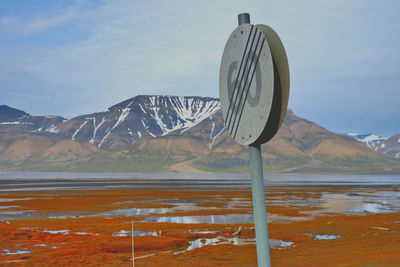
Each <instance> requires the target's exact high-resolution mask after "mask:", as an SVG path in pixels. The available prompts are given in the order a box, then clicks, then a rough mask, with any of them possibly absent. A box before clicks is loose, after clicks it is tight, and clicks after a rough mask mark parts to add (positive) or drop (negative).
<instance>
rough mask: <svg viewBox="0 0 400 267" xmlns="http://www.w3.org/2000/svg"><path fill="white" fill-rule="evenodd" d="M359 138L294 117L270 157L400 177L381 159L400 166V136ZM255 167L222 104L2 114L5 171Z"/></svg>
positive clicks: (161, 103) (160, 100) (176, 99)
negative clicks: (66, 114) (228, 125)
mask: <svg viewBox="0 0 400 267" xmlns="http://www.w3.org/2000/svg"><path fill="white" fill-rule="evenodd" d="M351 136H352V137H349V136H345V135H341V134H336V133H333V132H330V131H329V130H327V129H325V128H323V127H321V126H319V125H317V124H315V123H313V122H311V121H308V120H305V119H303V118H300V117H297V116H296V115H295V114H294V113H293V112H292V111H291V110H288V111H287V113H286V116H285V119H284V121H283V123H282V127H281V128H280V129H279V131H278V133H277V135H276V136H275V137H274V138H273V139H272V140H271V142H268V144H265V145H263V146H262V149H263V155H264V157H265V158H266V159H268V160H269V161H270V163H273V164H268V168H271V169H270V170H271V171H274V170H277V171H279V170H281V171H289V172H293V171H295V170H297V171H300V172H302V171H305V172H309V171H312V170H317V171H318V172H320V171H321V170H327V171H329V172H332V171H346V172H347V171H351V170H353V171H356V172H357V171H360V170H362V171H363V172H365V171H366V168H367V171H368V170H370V171H373V172H375V171H379V172H382V171H383V172H385V173H387V172H388V171H387V170H390V172H397V171H398V172H400V167H399V166H398V161H396V160H393V159H388V158H387V157H384V156H382V155H381V154H380V153H378V152H381V153H383V154H384V155H387V156H391V157H395V158H400V135H397V136H392V137H390V138H387V139H385V138H383V137H379V136H374V135H358V134H351ZM354 138H356V139H357V140H359V141H362V142H364V143H365V144H364V143H361V142H359V141H357V140H355V139H354ZM368 146H369V147H368ZM371 147H372V149H371ZM374 150H375V151H374ZM343 158H346V161H345V162H344V161H343ZM336 159H339V161H337V160H336ZM351 159H353V161H351ZM247 160H248V151H247V149H246V148H245V147H243V146H240V145H238V144H236V143H235V142H234V140H233V139H232V138H231V137H230V136H229V134H228V131H227V130H226V129H225V126H224V122H223V117H222V113H221V108H220V102H219V99H216V98H209V97H186V96H185V97H183V96H152V95H147V96H146V95H142V96H136V97H133V98H130V99H128V100H125V101H123V102H121V103H119V104H116V105H114V106H111V107H110V108H108V109H107V110H105V111H102V112H96V113H92V114H87V115H81V116H78V117H75V118H72V119H69V120H66V119H64V118H62V117H59V116H31V115H29V114H28V113H26V112H23V111H21V110H17V109H13V108H10V107H8V106H0V170H2V168H9V167H7V166H11V170H20V169H21V168H22V169H24V170H25V169H26V170H28V169H29V170H39V171H40V170H47V171H111V172H114V171H117V172H119V171H127V172H132V171H133V172H138V171H178V172H197V171H204V170H206V171H215V170H218V171H221V170H234V171H243V170H247V169H248V166H247V165H248V164H247ZM338 162H339V163H340V164H338ZM275 163H276V164H275ZM21 164H22V165H21ZM24 164H26V165H24ZM2 166H3V167H2ZM21 166H22V167H21ZM359 166H362V168H361V169H358V168H359ZM366 166H367V167H366ZM368 168H369V169H368Z"/></svg>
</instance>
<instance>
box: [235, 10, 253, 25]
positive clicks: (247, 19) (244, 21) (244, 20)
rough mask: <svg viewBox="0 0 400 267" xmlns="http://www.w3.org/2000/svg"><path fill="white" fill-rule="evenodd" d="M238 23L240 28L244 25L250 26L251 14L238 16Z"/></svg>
mask: <svg viewBox="0 0 400 267" xmlns="http://www.w3.org/2000/svg"><path fill="white" fill-rule="evenodd" d="M238 23H239V26H240V25H242V24H250V14H249V13H241V14H239V15H238Z"/></svg>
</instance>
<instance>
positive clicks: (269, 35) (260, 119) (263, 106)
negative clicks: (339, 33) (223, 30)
mask: <svg viewBox="0 0 400 267" xmlns="http://www.w3.org/2000/svg"><path fill="white" fill-rule="evenodd" d="M219 94H220V99H221V109H222V114H223V116H224V121H225V126H226V128H227V129H228V131H229V133H230V135H231V136H232V138H233V139H234V140H235V141H236V142H237V143H239V144H241V145H259V144H262V143H265V142H267V141H269V140H270V139H271V138H272V137H273V136H274V135H275V134H276V132H277V131H278V129H279V127H280V125H281V123H282V121H283V118H284V116H285V113H286V107H287V103H288V98H289V67H288V61H287V57H286V52H285V49H284V47H283V45H282V42H281V41H280V39H279V37H278V35H277V34H276V33H275V31H274V30H272V29H271V28H270V27H268V26H266V25H252V24H243V25H241V26H239V27H237V28H236V29H235V30H234V31H233V32H232V34H231V35H230V37H229V39H228V42H227V43H226V46H225V49H224V52H223V55H222V61H221V67H220V76H219Z"/></svg>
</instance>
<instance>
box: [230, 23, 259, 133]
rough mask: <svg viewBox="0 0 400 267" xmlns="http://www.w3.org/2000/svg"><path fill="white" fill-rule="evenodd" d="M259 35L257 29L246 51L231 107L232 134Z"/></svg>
mask: <svg viewBox="0 0 400 267" xmlns="http://www.w3.org/2000/svg"><path fill="white" fill-rule="evenodd" d="M257 33H258V29H257V28H256V30H255V31H254V35H253V37H252V38H251V39H252V40H251V44H250V46H249V49H248V50H247V51H246V54H245V58H246V60H245V61H244V64H243V72H242V74H241V77H240V80H239V84H238V87H237V94H236V97H235V99H234V101H233V106H232V107H231V111H232V112H231V117H230V119H229V122H228V125H227V126H228V130H229V132H231V128H232V127H231V126H232V118H233V116H235V117H234V120H235V119H236V116H237V112H238V110H239V109H238V106H237V104H238V102H237V100H238V99H239V96H241V95H242V94H243V89H244V87H242V82H243V78H244V77H245V76H246V73H248V71H249V67H248V66H249V60H250V57H251V53H250V52H251V50H252V47H253V45H254V40H255V39H256V36H257ZM250 67H251V60H250Z"/></svg>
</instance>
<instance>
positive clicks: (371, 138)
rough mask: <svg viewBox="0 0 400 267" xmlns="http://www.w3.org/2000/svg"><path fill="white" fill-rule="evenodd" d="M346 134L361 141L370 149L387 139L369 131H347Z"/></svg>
mask: <svg viewBox="0 0 400 267" xmlns="http://www.w3.org/2000/svg"><path fill="white" fill-rule="evenodd" d="M348 135H349V136H351V137H353V138H354V139H356V140H357V141H360V142H363V143H364V144H366V145H367V146H368V147H370V148H372V149H374V148H375V147H377V146H379V145H380V144H381V143H382V142H383V141H385V140H386V139H387V138H385V137H382V136H379V135H375V134H370V133H369V134H358V133H348ZM375 151H376V150H375Z"/></svg>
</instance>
